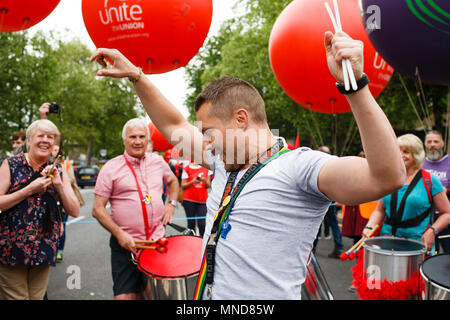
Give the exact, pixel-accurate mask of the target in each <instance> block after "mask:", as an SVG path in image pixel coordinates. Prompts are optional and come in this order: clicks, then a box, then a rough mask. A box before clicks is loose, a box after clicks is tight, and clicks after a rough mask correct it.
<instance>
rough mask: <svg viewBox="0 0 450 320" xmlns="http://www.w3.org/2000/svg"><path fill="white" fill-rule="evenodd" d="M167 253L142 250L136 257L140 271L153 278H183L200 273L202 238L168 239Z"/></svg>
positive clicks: (183, 236) (183, 237)
mask: <svg viewBox="0 0 450 320" xmlns="http://www.w3.org/2000/svg"><path fill="white" fill-rule="evenodd" d="M167 240H168V242H167V245H166V247H167V252H165V253H161V252H159V251H158V250H151V249H142V250H140V251H139V252H138V254H137V256H136V260H137V265H138V269H139V270H141V271H142V272H144V273H145V274H147V275H148V276H150V277H153V278H183V277H188V276H190V275H193V274H195V273H197V272H199V271H200V267H201V263H202V238H200V237H197V236H186V235H178V236H172V237H167Z"/></svg>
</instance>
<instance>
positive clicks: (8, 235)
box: [0, 153, 60, 266]
mask: <svg viewBox="0 0 450 320" xmlns="http://www.w3.org/2000/svg"><path fill="white" fill-rule="evenodd" d="M7 161H8V164H9V168H10V173H11V185H10V187H9V189H8V192H7V193H8V194H10V193H13V192H15V191H17V190H19V189H20V184H22V183H24V182H26V181H27V180H29V179H30V178H31V176H32V175H33V168H32V167H31V166H30V165H29V164H28V162H27V160H26V158H25V155H24V154H23V153H19V154H18V155H16V156H12V157H10V158H8V160H7ZM48 197H53V199H56V200H58V201H59V198H58V195H57V194H56V190H55V189H54V188H53V186H52V185H51V186H50V187H48V189H47V191H46V192H45V193H44V194H37V193H36V194H33V195H31V196H30V197H28V198H26V199H24V200H23V201H21V202H20V203H18V204H17V205H15V206H14V207H12V208H10V209H8V210H6V211H4V212H2V213H0V265H8V266H18V265H26V266H40V265H52V266H54V265H55V261H56V249H57V245H58V240H59V231H60V230H59V229H60V224H59V222H58V221H57V219H54V218H53V219H50V218H51V217H52V216H53V217H54V216H55V214H54V212H53V211H54V210H49V206H48V204H47V201H46V200H45V199H48ZM49 211H52V212H53V213H52V215H49ZM48 219H50V220H48ZM46 221H48V222H47V225H48V230H49V231H47V232H46V231H45V229H46V228H45V225H46Z"/></svg>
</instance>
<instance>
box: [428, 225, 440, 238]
mask: <svg viewBox="0 0 450 320" xmlns="http://www.w3.org/2000/svg"><path fill="white" fill-rule="evenodd" d="M430 229H431V230H433V233H434V236H435V237H437V236H438V234H439V231H437V229H436V228H435V227H432V226H430Z"/></svg>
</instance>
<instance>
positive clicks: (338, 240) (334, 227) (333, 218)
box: [325, 206, 343, 249]
mask: <svg viewBox="0 0 450 320" xmlns="http://www.w3.org/2000/svg"><path fill="white" fill-rule="evenodd" d="M325 219H328V225H329V226H330V228H331V232H332V233H333V240H334V246H335V247H336V249H342V248H343V245H342V236H341V229H339V225H338V221H337V209H336V207H335V206H330V207H329V208H328V211H327V213H326V215H325Z"/></svg>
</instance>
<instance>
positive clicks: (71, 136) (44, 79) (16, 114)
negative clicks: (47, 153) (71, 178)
mask: <svg viewBox="0 0 450 320" xmlns="http://www.w3.org/2000/svg"><path fill="white" fill-rule="evenodd" d="M90 56H91V52H90V50H89V49H88V48H87V46H86V45H84V44H82V43H81V42H80V41H78V40H72V41H70V42H63V41H60V40H58V39H56V38H55V36H54V35H48V36H44V35H43V34H41V33H37V34H36V35H34V36H33V37H30V36H29V35H28V34H27V33H26V32H17V33H0V68H1V70H2V72H1V73H0V150H5V151H7V150H10V148H11V136H12V134H13V133H14V132H15V131H17V130H20V129H26V128H27V127H28V125H29V124H30V123H31V122H32V121H34V120H36V119H38V118H39V112H38V110H39V106H40V105H41V104H42V103H44V102H57V103H58V104H59V105H60V107H61V112H60V114H56V115H55V114H50V115H49V119H50V120H52V121H53V122H54V123H55V124H56V125H57V126H58V128H59V129H60V130H61V132H62V135H63V149H64V151H65V152H68V151H69V150H70V151H75V152H81V153H87V154H88V157H90V156H92V155H94V156H98V150H99V149H107V150H108V156H109V157H111V156H115V155H117V154H120V153H121V152H123V144H122V140H121V130H122V127H123V125H124V123H125V122H126V121H127V120H128V119H130V118H133V117H136V116H143V111H142V108H137V107H136V106H137V104H138V103H137V98H136V95H135V93H134V90H133V89H132V86H131V85H130V84H129V82H128V81H126V80H123V79H122V80H118V79H106V78H105V79H103V78H102V79H96V76H95V74H96V68H97V67H96V66H95V65H94V64H93V63H91V62H89V57H90Z"/></svg>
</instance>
